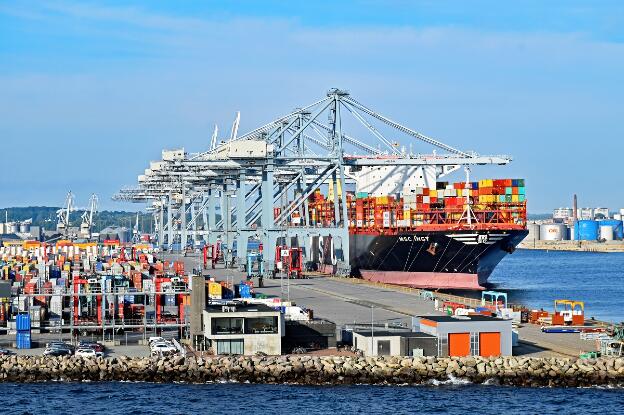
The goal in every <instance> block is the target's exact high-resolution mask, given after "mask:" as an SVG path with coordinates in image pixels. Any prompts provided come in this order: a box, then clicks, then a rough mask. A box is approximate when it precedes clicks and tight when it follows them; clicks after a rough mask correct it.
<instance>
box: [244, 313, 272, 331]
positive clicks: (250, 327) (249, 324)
mask: <svg viewBox="0 0 624 415" xmlns="http://www.w3.org/2000/svg"><path fill="white" fill-rule="evenodd" d="M277 324H278V323H277V317H255V318H248V319H246V320H245V334H274V333H277V332H278V326H277Z"/></svg>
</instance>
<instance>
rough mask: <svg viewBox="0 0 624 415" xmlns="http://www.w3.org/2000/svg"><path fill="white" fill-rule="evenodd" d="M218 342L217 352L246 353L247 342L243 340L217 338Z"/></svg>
mask: <svg viewBox="0 0 624 415" xmlns="http://www.w3.org/2000/svg"><path fill="white" fill-rule="evenodd" d="M215 342H216V343H217V354H245V343H244V341H243V340H239V339H235V340H215Z"/></svg>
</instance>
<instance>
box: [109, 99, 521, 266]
mask: <svg viewBox="0 0 624 415" xmlns="http://www.w3.org/2000/svg"><path fill="white" fill-rule="evenodd" d="M345 113H348V114H349V115H351V116H352V117H349V121H350V122H351V123H353V124H355V126H356V127H355V128H356V129H359V130H360V131H361V133H358V135H360V134H362V133H365V134H366V133H368V134H370V135H371V136H372V137H373V138H374V140H375V141H376V142H377V146H373V145H370V144H368V143H366V142H365V141H364V140H363V139H362V138H360V137H358V138H356V137H354V136H353V135H349V134H346V133H345V131H344V130H345V124H346V121H347V119H346V117H345ZM353 120H355V122H354V121H353ZM376 124H377V125H376ZM383 128H386V129H389V130H390V131H391V132H392V133H393V134H395V135H396V134H397V133H401V134H403V135H404V136H407V137H411V138H413V139H417V140H419V141H421V142H423V143H426V144H428V145H430V146H433V147H434V148H436V149H438V150H442V151H444V152H445V154H435V151H434V154H428V155H422V154H416V155H415V154H412V153H411V152H410V154H407V153H405V151H400V150H399V149H398V148H397V145H396V143H395V141H393V140H392V139H389V138H388V137H387V133H386V134H384V131H383ZM212 142H215V137H213V138H212ZM358 151H359V152H363V153H364V154H363V155H356V153H357V152H358ZM510 161H511V158H510V157H507V156H480V155H478V154H476V153H473V152H465V151H462V150H459V149H457V148H454V147H451V146H449V145H446V144H444V143H442V142H440V141H438V140H435V139H433V138H431V137H428V136H425V135H423V134H421V133H418V132H416V131H414V130H412V129H410V128H407V127H405V126H403V125H401V124H399V123H397V122H395V121H393V120H391V119H389V118H387V117H385V116H383V115H381V114H379V113H377V112H376V111H373V110H372V109H370V108H368V107H366V106H365V105H363V104H361V103H360V102H358V101H356V100H355V99H354V98H353V97H351V96H350V95H349V94H348V93H347V92H346V91H342V90H338V89H332V90H330V91H329V92H328V93H327V96H326V97H325V98H323V99H321V100H319V101H317V102H314V103H313V104H311V105H308V106H306V107H303V108H300V109H297V110H295V111H293V112H292V113H290V114H287V115H285V116H282V117H280V118H278V119H276V120H274V121H272V122H270V123H268V124H265V125H263V126H261V127H259V128H256V129H255V130H253V131H251V132H249V133H247V134H245V135H242V136H240V137H236V136H235V134H233V135H232V138H231V139H230V140H229V141H228V142H225V143H221V144H220V145H217V146H216V147H215V148H214V149H212V148H211V150H209V151H206V152H202V153H196V154H187V153H185V152H184V150H183V149H182V150H174V151H167V150H164V151H163V159H162V160H161V161H158V162H151V163H150V168H149V169H146V171H145V174H143V175H140V176H139V178H138V182H139V185H138V187H134V188H126V189H122V190H121V191H120V192H119V193H118V194H116V195H115V196H114V197H113V199H114V200H125V201H132V202H150V203H151V206H150V209H151V210H152V211H153V213H154V218H155V222H156V229H157V238H158V243H159V245H160V246H162V247H163V248H168V249H172V248H173V247H175V246H176V243H177V242H178V241H179V244H180V248H181V249H184V248H185V247H186V246H188V245H189V242H191V244H192V243H194V242H195V241H197V240H198V238H201V239H202V240H204V241H206V242H207V243H215V242H216V241H217V240H221V241H222V242H223V243H224V244H225V247H226V248H227V249H226V250H225V251H224V253H225V260H226V263H228V264H233V263H234V258H233V257H232V247H233V242H234V241H236V246H237V249H236V251H237V255H236V257H237V258H236V263H238V264H239V266H241V267H242V266H243V265H244V264H245V263H246V253H247V243H248V240H249V238H250V237H254V236H255V237H257V238H259V239H260V240H261V242H262V243H263V245H264V247H265V252H268V253H269V254H268V255H264V257H263V261H264V270H265V273H267V274H270V273H272V272H273V270H274V265H275V264H274V258H272V256H271V254H272V249H273V248H272V247H274V246H276V243H277V241H278V239H279V238H282V239H281V240H280V241H281V242H282V243H286V244H288V245H290V244H291V242H293V239H294V243H296V244H297V245H298V246H300V247H304V254H305V255H306V257H307V259H308V260H311V258H312V257H313V256H314V254H313V250H315V249H318V247H316V246H315V247H312V246H311V239H312V238H311V237H313V236H332V238H334V240H336V238H337V240H338V241H339V242H340V246H338V245H337V244H336V245H335V249H336V256H337V258H338V262H337V269H338V272H339V273H348V272H349V269H350V267H349V220H348V216H347V201H346V188H347V187H346V186H347V184H350V183H352V180H350V178H349V172H352V171H356V170H358V169H361V168H363V167H367V166H368V167H370V166H414V167H422V166H426V167H427V168H430V169H435V174H436V177H438V176H442V175H445V174H448V173H450V172H452V171H455V170H457V169H458V168H460V167H461V166H466V167H469V166H470V165H485V164H507V163H509V162H510ZM330 182H331V183H333V184H336V186H335V187H334V188H336V189H337V188H340V187H341V188H342V189H343V191H342V192H340V193H339V192H338V191H335V192H333V199H334V200H333V201H334V204H333V206H334V209H335V211H334V215H333V217H334V218H335V219H334V221H333V223H331V224H330V226H323V227H319V226H316V225H315V224H312V223H309V221H308V218H309V215H308V204H307V201H308V198H309V196H310V195H311V194H313V192H314V191H315V190H317V189H319V188H320V187H321V186H323V185H327V184H328V183H330ZM217 205H219V210H220V218H218V217H217ZM295 212H298V213H299V217H300V218H301V223H300V224H299V225H298V226H289V225H288V221H289V218H291V215H292V214H293V213H295ZM189 214H190V220H189V218H188V217H189ZM189 236H191V237H192V241H189Z"/></svg>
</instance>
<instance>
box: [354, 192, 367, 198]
mask: <svg viewBox="0 0 624 415" xmlns="http://www.w3.org/2000/svg"><path fill="white" fill-rule="evenodd" d="M355 197H356V199H365V198H367V197H368V193H367V192H357V193H356V194H355Z"/></svg>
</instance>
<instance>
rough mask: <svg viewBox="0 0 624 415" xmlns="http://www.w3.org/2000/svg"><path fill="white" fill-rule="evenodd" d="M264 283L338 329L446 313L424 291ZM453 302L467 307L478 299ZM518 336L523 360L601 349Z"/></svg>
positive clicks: (343, 281)
mask: <svg viewBox="0 0 624 415" xmlns="http://www.w3.org/2000/svg"><path fill="white" fill-rule="evenodd" d="M184 259H185V261H188V262H187V264H188V266H190V265H191V264H192V263H193V261H194V260H193V259H192V258H189V257H187V258H184ZM206 272H207V273H208V274H209V275H210V276H211V277H214V278H215V279H217V280H222V279H225V278H228V277H229V278H233V279H234V280H235V281H236V280H240V279H244V278H245V274H244V273H243V272H239V271H237V270H234V269H223V268H216V269H212V270H207V271H206ZM255 281H256V282H255V284H256V287H257V285H258V284H257V279H256V280H255ZM263 284H264V287H263V288H256V293H262V294H265V295H268V296H276V297H281V298H283V299H284V300H285V301H292V302H294V303H296V304H297V305H299V306H302V307H306V308H309V309H312V310H314V316H315V317H318V318H323V319H327V320H330V321H333V322H334V323H336V326H337V327H344V326H355V327H366V326H367V325H368V326H370V324H371V320H372V322H373V324H374V325H375V326H381V327H386V326H387V327H391V328H400V327H403V328H409V327H410V324H411V319H412V317H413V316H417V315H442V313H441V312H438V311H436V310H435V309H434V303H433V301H431V300H429V299H425V298H423V297H422V295H421V294H420V293H421V290H418V289H410V288H407V287H402V286H394V285H390V284H383V283H374V282H370V281H365V280H362V279H356V278H344V277H324V276H318V275H316V276H313V275H310V276H309V277H308V278H305V279H264V281H263ZM451 298H453V299H455V300H461V301H465V302H466V303H467V304H470V302H471V301H472V302H476V301H478V300H475V299H470V298H463V297H462V298H459V297H455V296H453V297H451ZM475 305H476V303H475ZM518 332H519V337H520V341H519V345H518V346H517V347H514V349H513V353H514V355H518V356H531V357H578V356H579V354H580V353H582V352H587V351H594V350H596V343H595V342H594V341H589V340H581V338H580V336H579V334H578V333H557V334H550V333H543V332H542V331H541V329H540V326H539V325H535V324H521V325H520V326H519V327H518Z"/></svg>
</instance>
